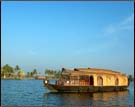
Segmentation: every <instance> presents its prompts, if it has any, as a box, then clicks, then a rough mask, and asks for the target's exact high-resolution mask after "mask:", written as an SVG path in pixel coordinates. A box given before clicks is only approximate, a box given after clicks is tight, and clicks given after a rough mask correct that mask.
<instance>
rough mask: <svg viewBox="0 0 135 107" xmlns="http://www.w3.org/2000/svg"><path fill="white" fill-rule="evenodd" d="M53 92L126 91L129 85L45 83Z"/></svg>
mask: <svg viewBox="0 0 135 107" xmlns="http://www.w3.org/2000/svg"><path fill="white" fill-rule="evenodd" d="M44 86H45V87H47V88H48V89H49V90H51V91H52V92H110V91H124V90H127V87H128V86H62V85H55V84H44Z"/></svg>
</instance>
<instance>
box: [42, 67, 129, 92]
mask: <svg viewBox="0 0 135 107" xmlns="http://www.w3.org/2000/svg"><path fill="white" fill-rule="evenodd" d="M43 83H44V86H45V87H47V88H48V89H50V90H51V91H52V92H106V91H122V90H127V87H128V86H129V80H128V77H127V76H126V75H125V74H122V73H120V72H117V71H113V70H107V69H97V68H75V69H73V70H69V69H65V68H62V72H61V77H60V79H59V80H56V83H55V84H51V83H50V82H49V80H43Z"/></svg>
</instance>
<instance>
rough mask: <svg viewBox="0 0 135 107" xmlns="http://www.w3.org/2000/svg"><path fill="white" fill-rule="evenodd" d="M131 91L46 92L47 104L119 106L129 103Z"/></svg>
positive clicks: (45, 99)
mask: <svg viewBox="0 0 135 107" xmlns="http://www.w3.org/2000/svg"><path fill="white" fill-rule="evenodd" d="M128 93H129V91H128V90H126V91H118V92H102V93H52V92H49V93H45V94H44V101H45V102H46V104H47V105H55V106H63V105H65V106H66V105H67V106H68V105H72V106H88V105H89V106H100V105H102V106H110V105H113V106H119V105H121V106H122V105H123V106H124V105H128V99H127V98H128V97H127V96H128Z"/></svg>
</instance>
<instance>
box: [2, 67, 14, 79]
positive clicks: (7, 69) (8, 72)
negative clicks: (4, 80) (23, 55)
mask: <svg viewBox="0 0 135 107" xmlns="http://www.w3.org/2000/svg"><path fill="white" fill-rule="evenodd" d="M13 73H14V70H13V68H12V67H11V66H9V65H8V64H6V65H4V66H3V67H2V71H1V74H2V76H6V77H12V76H13Z"/></svg>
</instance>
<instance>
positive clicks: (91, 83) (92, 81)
mask: <svg viewBox="0 0 135 107" xmlns="http://www.w3.org/2000/svg"><path fill="white" fill-rule="evenodd" d="M90 85H94V79H93V76H90Z"/></svg>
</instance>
